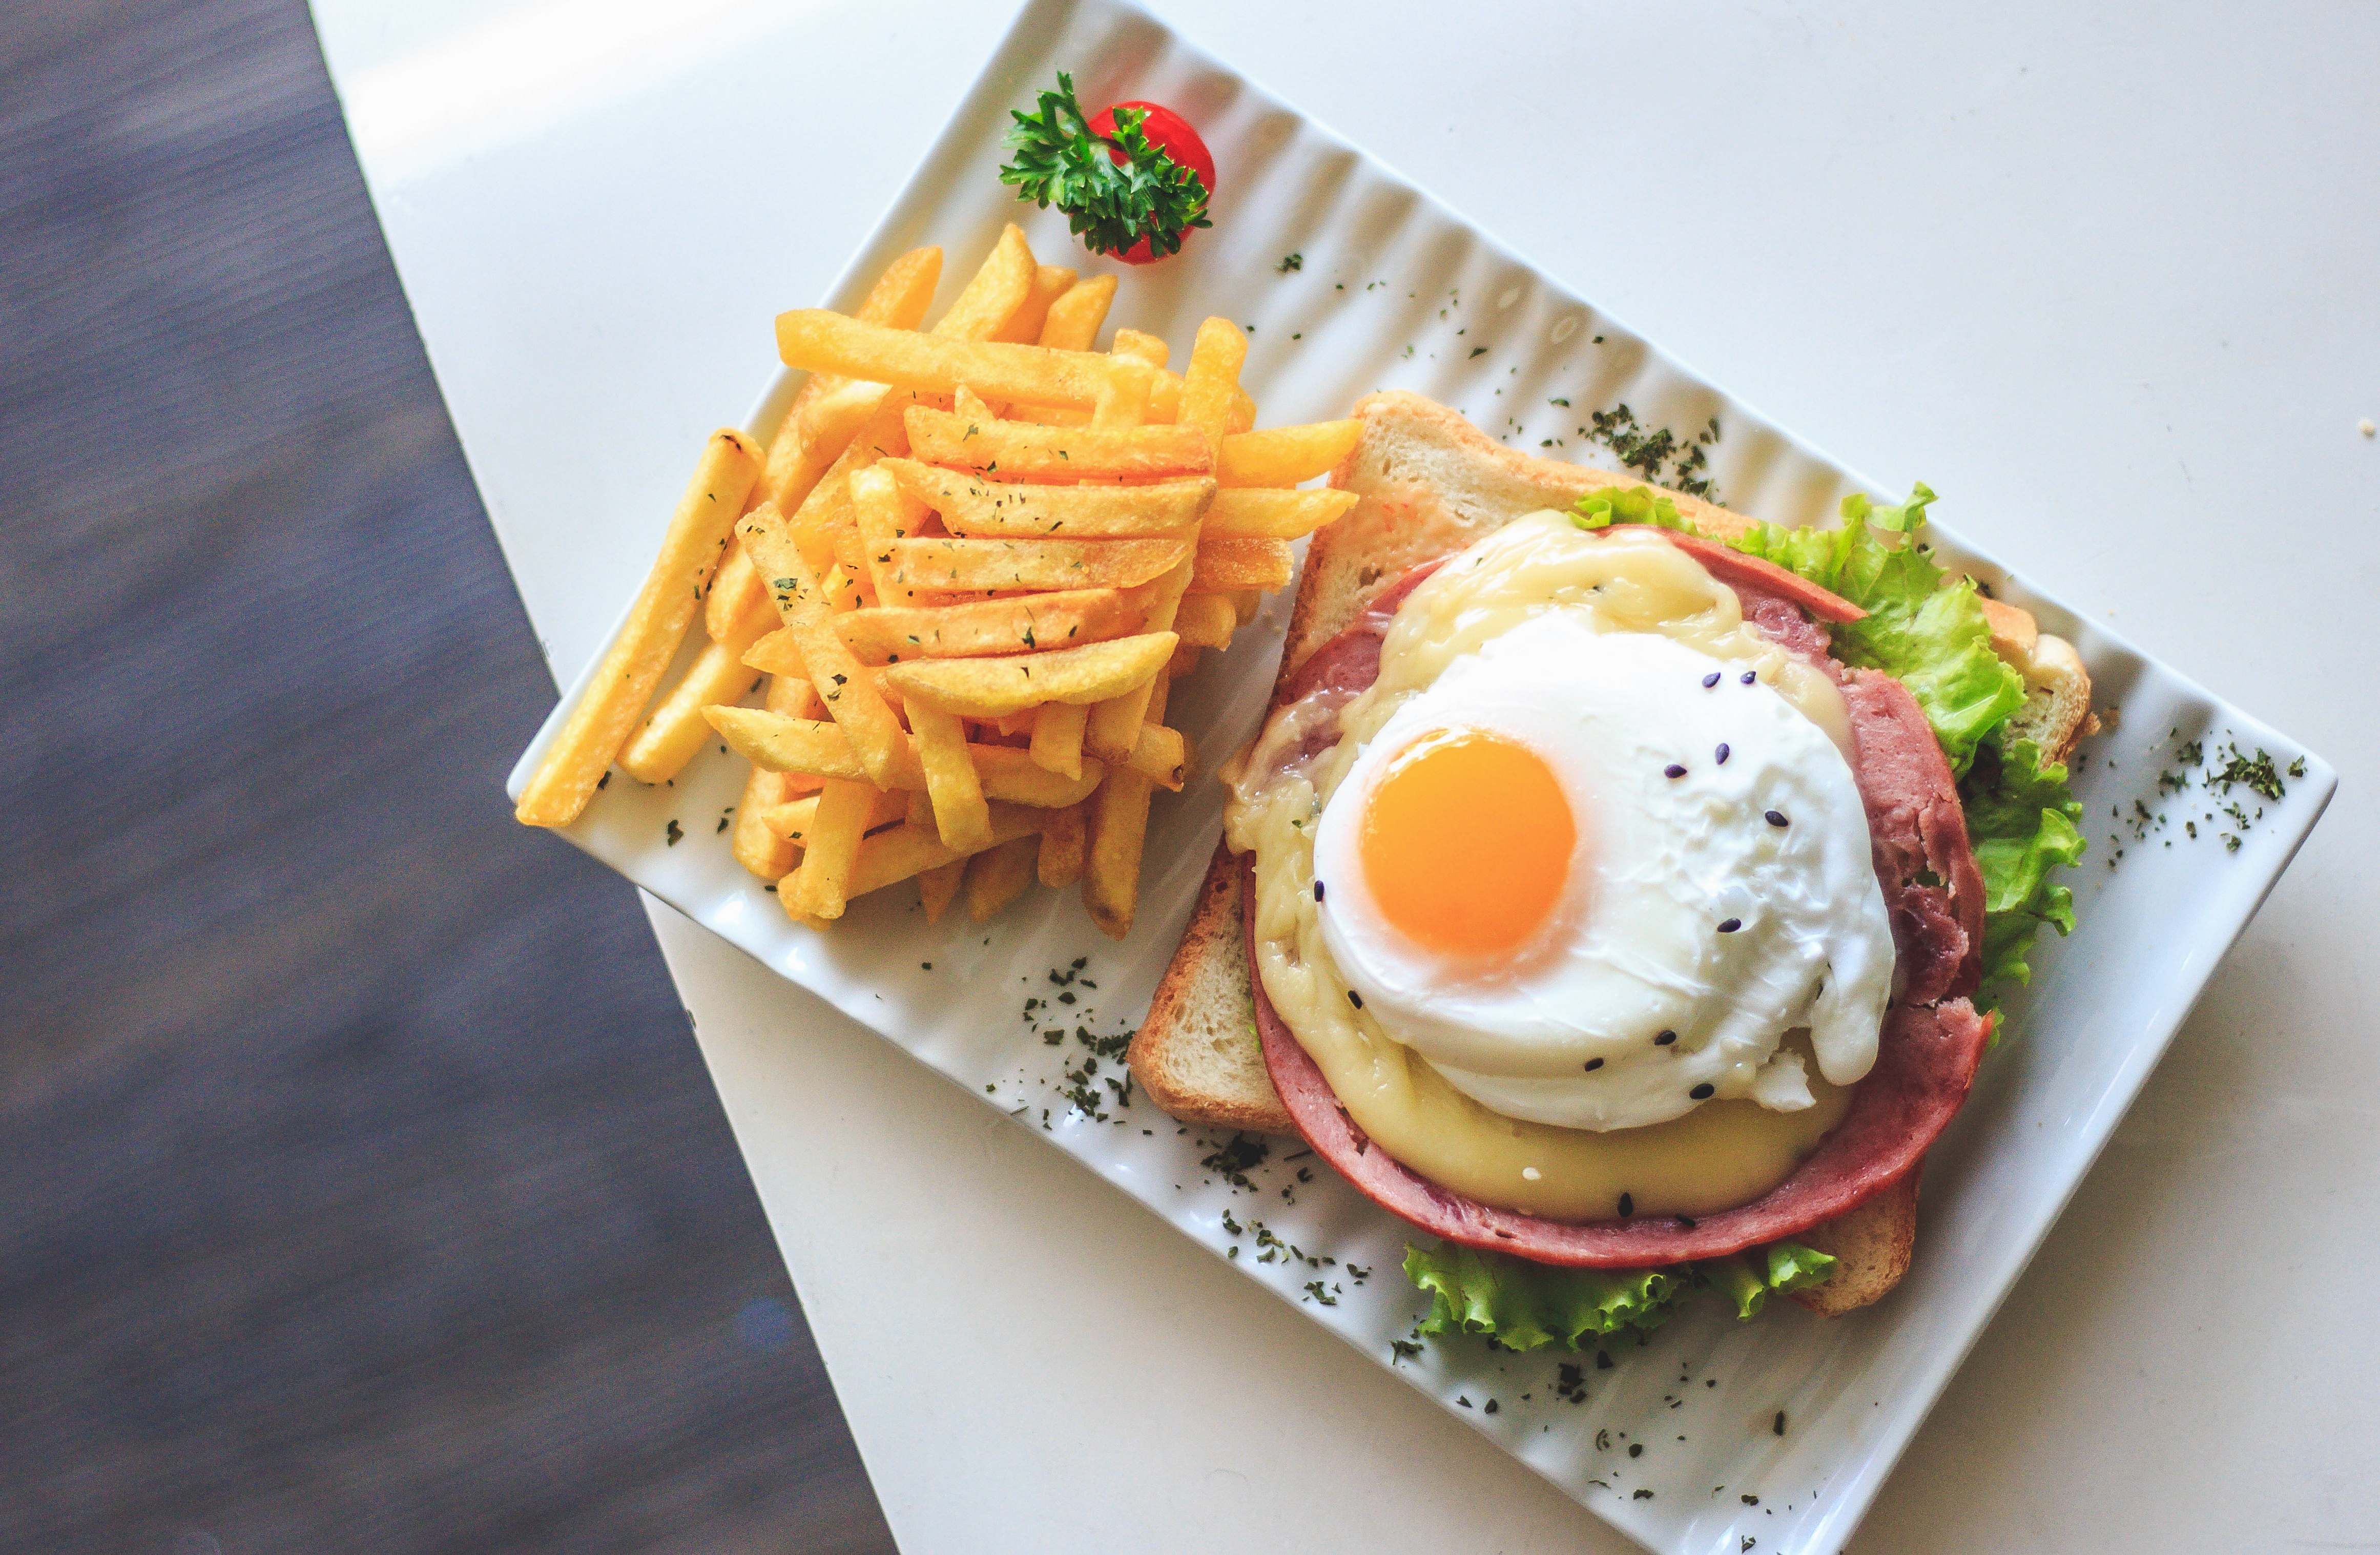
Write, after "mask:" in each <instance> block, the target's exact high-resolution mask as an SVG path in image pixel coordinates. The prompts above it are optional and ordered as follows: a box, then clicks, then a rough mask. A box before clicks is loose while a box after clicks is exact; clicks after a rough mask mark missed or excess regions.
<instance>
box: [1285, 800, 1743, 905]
mask: <svg viewBox="0 0 2380 1555" xmlns="http://www.w3.org/2000/svg"><path fill="white" fill-rule="evenodd" d="M1768 813H1769V814H1770V815H1775V814H1776V813H1777V812H1776V811H1775V810H1770V811H1769V812H1768ZM1314 899H1315V900H1316V901H1318V902H1319V901H1321V900H1322V882H1321V881H1315V882H1314Z"/></svg>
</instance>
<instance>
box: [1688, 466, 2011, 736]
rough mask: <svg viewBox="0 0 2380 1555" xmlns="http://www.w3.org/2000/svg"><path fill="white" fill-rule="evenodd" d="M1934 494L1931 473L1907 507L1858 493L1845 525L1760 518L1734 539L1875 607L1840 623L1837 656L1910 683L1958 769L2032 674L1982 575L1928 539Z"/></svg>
mask: <svg viewBox="0 0 2380 1555" xmlns="http://www.w3.org/2000/svg"><path fill="white" fill-rule="evenodd" d="M1933 500H1934V493H1933V492H1929V491H1927V490H1926V489H1925V485H1924V484H1923V483H1922V482H1921V483H1920V484H1919V485H1918V486H1917V488H1916V489H1915V490H1914V491H1913V492H1911V493H1910V497H1909V501H1908V502H1906V503H1904V504H1900V506H1897V507H1877V506H1876V505H1875V504H1872V503H1870V502H1869V501H1868V500H1867V499H1866V498H1865V497H1863V496H1858V495H1856V494H1854V495H1852V496H1849V497H1846V498H1844V499H1843V519H1844V522H1843V526H1842V528H1836V529H1786V528H1779V527H1778V526H1776V525H1774V524H1759V525H1755V526H1754V527H1753V528H1750V529H1748V530H1746V531H1745V532H1744V533H1743V534H1742V535H1740V536H1738V537H1737V538H1736V539H1735V540H1734V541H1731V542H1730V543H1732V544H1733V545H1734V546H1735V548H1736V549H1737V550H1739V551H1743V552H1745V553H1749V554H1751V555H1755V556H1758V557H1761V558H1763V559H1765V560H1767V561H1771V562H1774V563H1776V564H1777V565H1779V566H1781V567H1784V568H1786V569H1787V570H1788V571H1791V572H1795V573H1799V574H1800V575H1801V576H1803V577H1806V578H1808V579H1809V580H1810V581H1811V582H1813V583H1815V584H1817V585H1818V586H1819V587H1820V588H1823V589H1831V590H1832V591H1833V592H1835V593H1838V594H1840V595H1841V596H1842V597H1843V598H1844V599H1846V600H1849V601H1851V602H1852V603H1853V604H1855V605H1857V606H1859V607H1860V608H1861V609H1862V610H1864V611H1866V612H1867V616H1866V618H1865V619H1864V620H1860V621H1852V622H1848V623H1845V624H1843V625H1840V626H1835V627H1833V628H1832V633H1833V637H1834V645H1835V656H1836V657H1837V658H1839V659H1840V660H1842V661H1843V662H1845V663H1847V664H1857V665H1861V666H1864V667H1865V668H1869V669H1877V670H1882V671H1883V672H1884V673H1885V674H1888V675H1891V676H1892V677H1893V678H1894V679H1896V680H1898V681H1900V683H1901V684H1902V685H1904V686H1908V687H1909V689H1910V692H1911V694H1913V696H1915V697H1916V699H1917V705H1918V706H1919V707H1921V708H1923V709H1925V721H1926V722H1927V723H1931V724H1932V725H1933V726H1934V737H1935V738H1936V739H1937V740H1939V741H1940V742H1941V745H1942V752H1943V754H1944V755H1946V756H1948V757H1949V759H1950V768H1951V770H1952V771H1960V772H1963V771H1966V770H1967V767H1968V765H1969V764H1970V763H1971V762H1972V761H1973V759H1974V757H1975V749H1976V747H1978V746H1980V745H1981V744H1983V742H1984V740H1985V737H1986V736H1987V735H1990V734H1991V732H1992V731H1993V730H1994V729H1997V728H1998V727H1999V726H2000V725H2001V724H2002V723H2006V722H2007V721H2008V718H2009V715H2010V714H2011V713H2013V712H2015V711H2017V710H2018V709H2019V708H2021V707H2022V706H2024V677H2023V676H2022V675H2021V674H2017V672H2016V671H2015V670H2013V669H2010V667H2009V665H2008V663H2007V662H2006V661H2005V660H2003V659H2001V658H2000V656H1999V655H1998V654H1997V653H1995V652H1993V651H1992V627H1991V623H1990V622H1989V621H1987V620H1985V617H1984V607H1983V601H1982V598H1981V596H1979V595H1978V594H1977V593H1976V592H1975V585H1974V581H1973V579H1972V578H1965V577H1952V576H1951V575H1950V574H1949V573H1947V572H1945V571H1944V570H1943V569H1942V568H1941V566H1940V565H1937V563H1936V562H1935V560H1934V557H1933V554H1932V553H1931V552H1930V551H1929V550H1928V549H1927V548H1926V547H1925V546H1924V545H1922V544H1920V543H1919V536H1920V535H1921V534H1922V533H1923V531H1924V528H1925V506H1926V504H1928V503H1930V502H1932V501H1933Z"/></svg>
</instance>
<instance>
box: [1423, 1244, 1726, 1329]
mask: <svg viewBox="0 0 2380 1555" xmlns="http://www.w3.org/2000/svg"><path fill="white" fill-rule="evenodd" d="M1405 1278H1407V1279H1409V1280H1411V1281H1412V1282H1414V1283H1415V1284H1416V1285H1418V1286H1420V1287H1421V1288H1422V1289H1423V1290H1425V1291H1427V1292H1428V1293H1429V1294H1430V1306H1429V1316H1428V1317H1427V1318H1423V1319H1422V1321H1421V1331H1422V1332H1424V1333H1427V1334H1445V1333H1475V1334H1483V1335H1486V1336H1487V1337H1488V1338H1491V1339H1493V1340H1495V1341H1496V1342H1498V1343H1499V1344H1501V1345H1503V1346H1504V1347H1505V1348H1506V1349H1508V1350H1536V1349H1539V1348H1542V1347H1543V1346H1545V1345H1548V1344H1560V1345H1562V1346H1564V1347H1565V1348H1568V1349H1572V1350H1579V1349H1591V1348H1593V1345H1592V1341H1594V1340H1596V1339H1599V1338H1602V1337H1604V1336H1605V1335H1608V1334H1614V1333H1620V1332H1622V1331H1624V1330H1630V1329H1642V1330H1651V1329H1656V1328H1658V1327H1660V1326H1661V1323H1662V1322H1663V1321H1664V1320H1665V1319H1666V1318H1668V1317H1669V1315H1670V1306H1671V1305H1672V1304H1673V1303H1674V1302H1675V1301H1676V1300H1677V1298H1678V1296H1679V1295H1680V1294H1682V1293H1683V1292H1684V1290H1685V1289H1686V1282H1685V1281H1684V1280H1682V1279H1681V1278H1679V1277H1678V1276H1677V1275H1676V1274H1674V1273H1672V1272H1670V1271H1669V1270H1658V1269H1628V1270H1601V1269H1548V1268H1547V1267H1546V1266H1545V1265H1543V1264H1536V1263H1529V1262H1526V1261H1524V1260H1523V1259H1520V1258H1514V1257H1504V1256H1503V1255H1501V1254H1498V1253H1483V1252H1480V1251H1478V1250H1477V1249H1475V1248H1471V1247H1463V1246H1459V1245H1456V1244H1454V1243H1451V1242H1444V1243H1440V1244H1439V1245H1438V1246H1436V1247H1434V1248H1429V1249H1427V1250H1425V1249H1423V1248H1420V1247H1415V1246H1412V1245H1408V1246H1407V1247H1406V1248H1405Z"/></svg>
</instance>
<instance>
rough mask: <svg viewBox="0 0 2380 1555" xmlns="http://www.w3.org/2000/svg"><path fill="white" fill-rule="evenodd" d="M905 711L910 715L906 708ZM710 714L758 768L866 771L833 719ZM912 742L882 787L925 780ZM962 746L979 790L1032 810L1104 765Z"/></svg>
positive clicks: (756, 712)
mask: <svg viewBox="0 0 2380 1555" xmlns="http://www.w3.org/2000/svg"><path fill="white" fill-rule="evenodd" d="M911 716H912V717H913V718H914V717H915V716H916V712H915V711H912V713H911ZM710 723H711V726H712V727H713V728H715V729H717V730H718V731H719V737H720V738H721V739H722V740H725V741H726V742H727V745H728V748H730V749H731V750H733V751H735V753H736V754H737V755H738V756H741V757H743V758H744V759H746V760H747V761H750V762H751V763H752V764H753V765H754V766H756V767H759V768H762V769H763V770H765V771H772V772H793V773H799V774H803V775H806V776H808V777H814V778H827V779H836V778H840V779H844V780H849V781H857V780H860V779H863V778H866V777H867V776H868V771H867V769H866V768H865V767H864V766H862V765H861V763H860V760H859V755H858V753H857V752H856V750H854V749H853V748H852V746H851V740H850V737H849V736H848V735H845V734H844V731H843V730H842V729H840V728H839V727H837V726H836V725H834V724H833V723H822V722H820V721H818V720H816V719H808V718H789V717H786V716H784V715H783V714H782V713H773V712H768V711H763V710H761V709H759V708H730V707H717V708H712V709H711V710H710ZM917 741H918V736H917V735H908V734H905V735H903V736H902V744H901V747H900V751H899V754H898V756H897V757H896V758H895V759H894V760H893V763H892V771H891V773H890V775H891V777H892V782H891V783H890V784H887V785H886V786H887V787H888V788H889V789H892V790H895V791H900V792H916V791H920V790H924V789H927V788H928V787H929V782H928V777H927V770H926V764H925V759H924V755H923V752H922V751H921V750H920V749H919V747H918V744H917ZM965 751H966V758H967V760H968V763H969V764H970V765H971V766H972V767H973V768H974V769H975V772H976V778H977V782H978V783H980V784H982V785H983V792H984V794H985V796H986V797H988V798H990V799H994V800H998V801H1000V802H1001V803H1003V804H1012V805H1025V806H1028V807H1030V808H1036V809H1054V808H1058V807H1060V806H1062V805H1071V804H1074V803H1075V801H1077V800H1079V799H1081V798H1082V797H1083V796H1085V795H1087V794H1088V793H1090V792H1091V790H1092V789H1094V788H1096V787H1097V786H1099V779H1100V777H1101V776H1102V775H1103V774H1104V773H1105V771H1106V768H1105V767H1103V766H1102V765H1100V763H1099V762H1097V761H1085V762H1083V763H1082V767H1081V770H1080V771H1076V772H1074V773H1064V772H1054V771H1050V770H1048V769H1047V768H1044V767H1040V766H1038V765H1036V764H1035V763H1034V760H1033V758H1032V754H1031V753H1030V752H1029V751H1025V750H1019V749H1018V748H1016V747H1014V746H1005V745H981V744H973V743H970V744H968V745H967V746H966V747H965Z"/></svg>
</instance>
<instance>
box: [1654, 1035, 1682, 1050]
mask: <svg viewBox="0 0 2380 1555" xmlns="http://www.w3.org/2000/svg"><path fill="white" fill-rule="evenodd" d="M1677 1039H1678V1034H1677V1033H1676V1032H1674V1031H1664V1032H1662V1033H1661V1034H1660V1035H1659V1036H1658V1037H1656V1038H1654V1039H1653V1045H1654V1046H1655V1047H1657V1048H1666V1047H1668V1046H1669V1045H1670V1043H1672V1042H1674V1041H1676V1040H1677Z"/></svg>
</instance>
